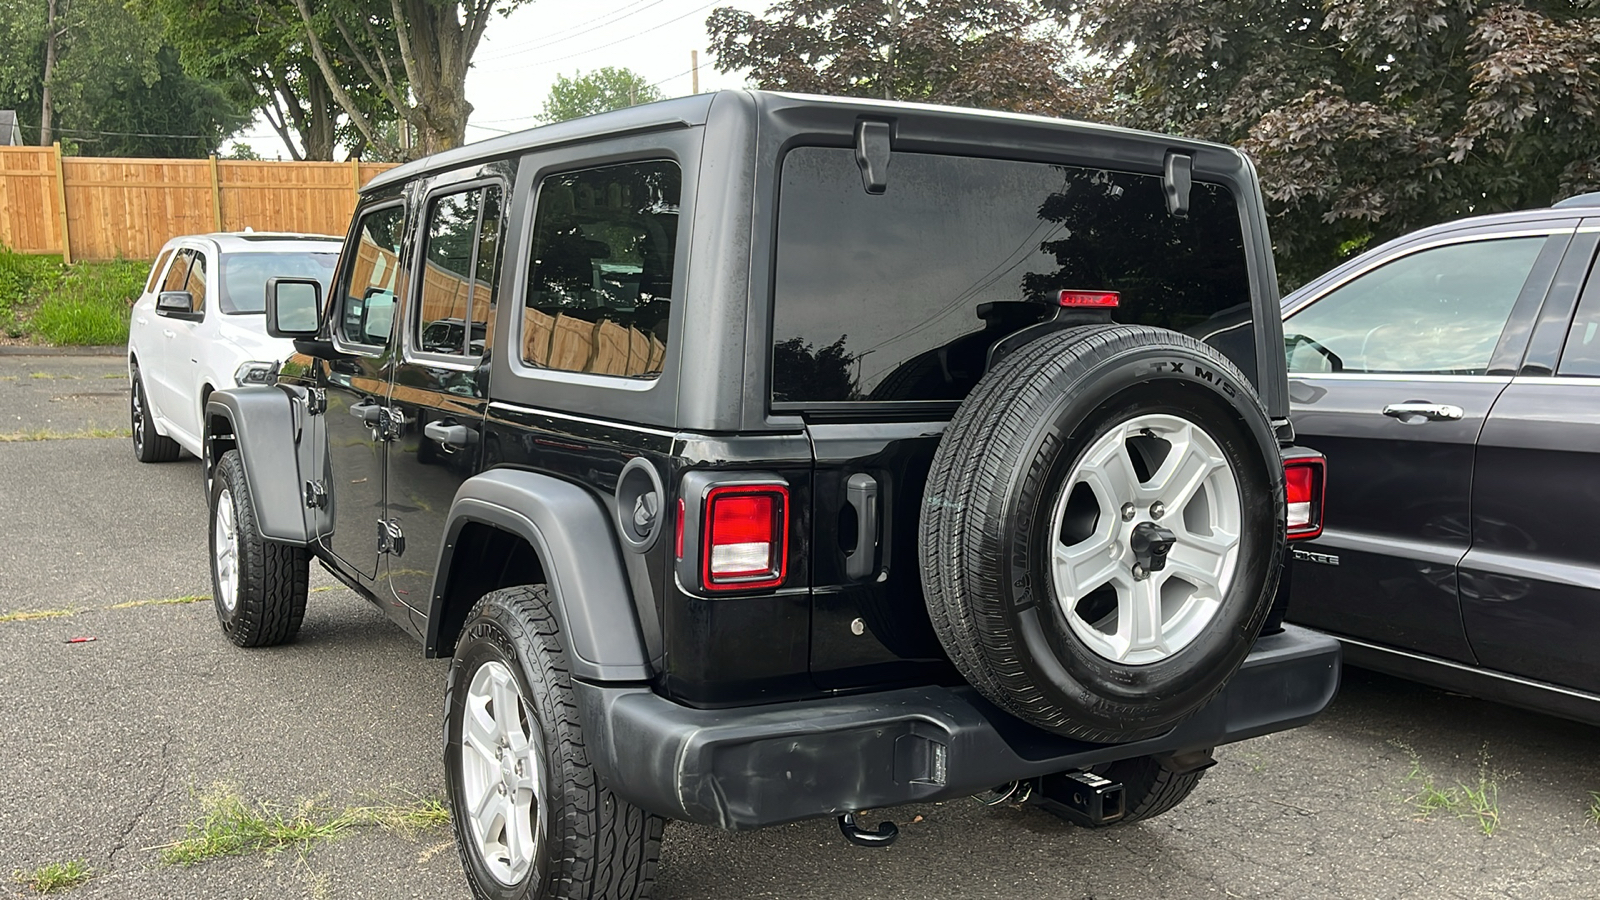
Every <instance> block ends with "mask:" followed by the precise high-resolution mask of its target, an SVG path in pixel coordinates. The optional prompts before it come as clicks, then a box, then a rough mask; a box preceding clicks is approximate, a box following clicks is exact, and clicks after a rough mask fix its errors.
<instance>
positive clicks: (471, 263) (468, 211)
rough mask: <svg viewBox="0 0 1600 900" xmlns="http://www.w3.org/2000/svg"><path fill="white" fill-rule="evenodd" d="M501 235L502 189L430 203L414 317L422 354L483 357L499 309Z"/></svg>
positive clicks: (448, 196) (491, 187)
mask: <svg viewBox="0 0 1600 900" xmlns="http://www.w3.org/2000/svg"><path fill="white" fill-rule="evenodd" d="M499 235H500V188H499V187H498V186H495V185H489V186H479V187H474V188H470V189H468V190H464V191H457V192H455V193H452V194H445V195H443V196H440V197H436V198H434V200H433V201H432V202H431V203H429V204H428V223H427V231H426V238H425V239H426V241H427V247H426V249H425V250H424V256H423V260H424V263H423V272H422V284H421V287H420V289H419V292H420V294H421V298H422V300H421V303H420V304H419V307H420V312H419V313H418V314H414V319H415V321H416V334H415V337H416V348H417V349H418V350H420V351H422V352H424V353H448V354H463V353H464V354H467V355H470V356H480V355H482V354H483V348H484V347H485V346H486V341H487V337H488V319H489V315H488V313H489V309H490V308H491V307H492V306H493V305H494V291H495V281H496V278H495V264H496V258H497V255H498V254H497V253H496V252H495V251H496V249H497V246H498V243H499ZM468 323H470V324H471V329H472V333H471V335H470V337H469V336H468V334H467V328H468Z"/></svg>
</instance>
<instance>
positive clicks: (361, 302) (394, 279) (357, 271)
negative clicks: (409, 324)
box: [338, 206, 406, 347]
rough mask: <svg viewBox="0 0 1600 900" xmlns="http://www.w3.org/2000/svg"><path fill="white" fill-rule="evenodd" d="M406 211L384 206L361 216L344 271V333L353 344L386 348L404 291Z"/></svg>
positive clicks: (341, 283) (341, 284) (341, 279)
mask: <svg viewBox="0 0 1600 900" xmlns="http://www.w3.org/2000/svg"><path fill="white" fill-rule="evenodd" d="M405 225H406V211H405V207H403V206H385V207H380V208H378V209H375V210H372V211H371V212H368V213H366V214H364V215H363V216H362V217H361V220H360V222H359V223H358V224H357V225H356V244H355V246H354V247H353V248H351V253H350V255H349V257H348V258H347V259H346V261H345V263H344V270H343V271H341V272H340V273H339V290H340V292H341V295H342V302H341V303H340V305H339V309H340V313H339V325H338V328H339V335H340V337H342V338H343V339H344V340H345V341H347V342H348V343H352V344H367V345H369V346H377V347H387V346H388V345H389V331H390V328H391V326H392V325H393V323H394V306H395V295H396V292H398V291H399V289H400V287H399V286H400V245H401V243H402V242H403V241H404V240H405Z"/></svg>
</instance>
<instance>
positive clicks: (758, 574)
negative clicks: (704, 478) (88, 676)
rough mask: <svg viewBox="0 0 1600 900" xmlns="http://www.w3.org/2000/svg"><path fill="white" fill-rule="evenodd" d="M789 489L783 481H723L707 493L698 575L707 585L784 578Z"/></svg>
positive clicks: (758, 584) (732, 586) (729, 586)
mask: <svg viewBox="0 0 1600 900" xmlns="http://www.w3.org/2000/svg"><path fill="white" fill-rule="evenodd" d="M788 506H789V491H788V489H787V488H785V487H783V486H782V485H766V484H762V485H726V486H723V487H716V488H712V489H711V491H710V492H709V493H708V494H707V495H706V506H705V538H704V541H703V544H702V547H701V551H700V552H701V577H702V581H703V583H704V584H705V587H706V588H707V589H708V590H724V591H725V590H750V589H753V588H769V587H777V586H778V585H780V584H782V583H783V578H784V570H785V569H786V567H787V565H788V561H789V559H788V558H789V529H788Z"/></svg>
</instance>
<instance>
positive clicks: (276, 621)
mask: <svg viewBox="0 0 1600 900" xmlns="http://www.w3.org/2000/svg"><path fill="white" fill-rule="evenodd" d="M210 531H211V598H212V602H213V604H214V605H215V606H216V608H217V621H218V622H220V623H221V625H222V631H223V633H224V634H226V635H227V636H228V640H230V641H233V642H234V643H235V644H237V645H239V646H240V647H269V646H273V645H275V644H282V643H286V642H288V641H291V640H294V636H295V635H296V634H298V633H299V631H300V622H301V620H302V619H304V618H305V614H306V590H307V580H308V578H309V576H310V560H311V557H310V553H309V551H307V550H306V548H305V547H301V546H297V545H294V544H280V543H278V542H276V541H269V540H267V539H266V538H263V537H262V536H261V532H260V530H259V529H258V528H257V525H256V514H255V506H254V505H253V503H252V501H251V498H250V485H249V483H248V482H247V481H246V480H245V476H244V460H243V458H242V457H240V456H239V451H238V450H229V451H228V452H227V453H224V454H223V455H222V461H221V462H219V463H218V464H217V470H216V475H215V477H213V478H212V479H211V529H210Z"/></svg>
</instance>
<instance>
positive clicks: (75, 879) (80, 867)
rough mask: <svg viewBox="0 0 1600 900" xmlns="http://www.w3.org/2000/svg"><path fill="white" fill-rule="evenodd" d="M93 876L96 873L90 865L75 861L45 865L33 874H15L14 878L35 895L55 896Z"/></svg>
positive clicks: (78, 860) (18, 872) (20, 872)
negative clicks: (58, 892) (57, 892)
mask: <svg viewBox="0 0 1600 900" xmlns="http://www.w3.org/2000/svg"><path fill="white" fill-rule="evenodd" d="M93 874H94V871H93V870H91V869H90V868H89V864H88V863H86V862H84V861H83V860H81V859H74V860H69V861H67V862H64V863H60V862H54V863H50V864H48V865H43V866H40V867H39V868H37V869H34V870H33V871H32V872H22V871H17V872H13V873H12V877H13V878H15V879H16V880H17V883H18V884H20V885H22V886H23V887H25V888H27V889H28V890H30V891H33V892H34V893H35V894H53V893H55V892H56V891H66V890H71V889H72V888H75V887H77V886H78V885H80V884H83V883H84V882H85V881H88V880H89V876H91V875H93Z"/></svg>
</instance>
